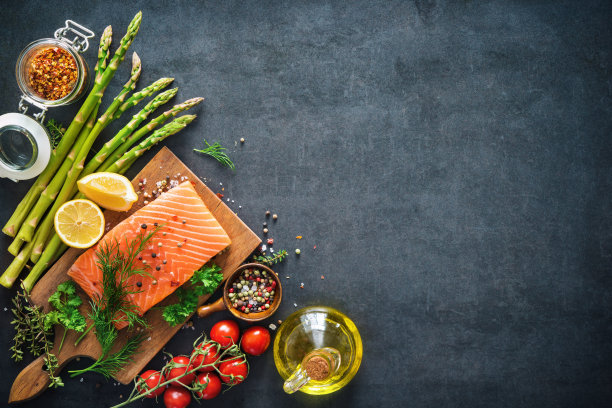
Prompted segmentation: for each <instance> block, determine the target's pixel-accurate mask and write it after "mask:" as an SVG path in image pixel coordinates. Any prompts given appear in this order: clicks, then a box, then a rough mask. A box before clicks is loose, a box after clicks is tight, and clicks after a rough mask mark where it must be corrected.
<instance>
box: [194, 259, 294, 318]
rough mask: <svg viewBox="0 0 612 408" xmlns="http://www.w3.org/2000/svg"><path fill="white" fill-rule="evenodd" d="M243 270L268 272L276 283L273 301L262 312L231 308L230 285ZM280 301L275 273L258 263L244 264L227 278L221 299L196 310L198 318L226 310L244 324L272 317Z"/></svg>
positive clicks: (279, 285)
mask: <svg viewBox="0 0 612 408" xmlns="http://www.w3.org/2000/svg"><path fill="white" fill-rule="evenodd" d="M245 269H259V270H264V271H266V272H268V274H269V275H270V276H271V277H272V279H274V281H275V282H276V287H275V288H274V292H275V295H274V301H273V302H272V303H271V304H270V308H269V309H266V310H264V311H262V312H255V313H243V312H242V311H240V310H238V309H236V308H234V307H232V302H231V301H230V298H229V290H230V288H231V287H232V284H233V283H234V281H235V280H236V279H237V278H238V276H240V274H241V273H242V271H244V270H245ZM282 299H283V288H282V286H281V281H280V279H279V278H278V276H277V275H276V272H274V271H273V270H272V269H270V268H268V267H267V266H265V265H262V264H258V263H249V264H244V265H241V266H240V267H239V268H238V269H236V270H235V271H234V272H233V273H232V274H231V275H230V277H229V278H227V280H226V281H225V285H224V286H223V297H221V298H219V300H217V301H216V302H214V303H211V304H209V305H202V306H200V307H199V308H198V316H199V317H206V316H208V315H209V314H212V313H214V312H219V311H221V310H224V309H227V310H229V311H230V313H231V314H232V315H234V317H236V318H238V319H240V320H244V321H246V322H258V321H260V320H264V319H267V318H268V317H270V316H272V314H274V312H276V309H278V306H280V303H281V300H282Z"/></svg>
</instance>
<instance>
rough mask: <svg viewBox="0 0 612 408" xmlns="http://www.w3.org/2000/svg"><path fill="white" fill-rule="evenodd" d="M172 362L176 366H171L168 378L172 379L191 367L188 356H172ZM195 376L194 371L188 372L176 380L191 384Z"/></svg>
mask: <svg viewBox="0 0 612 408" xmlns="http://www.w3.org/2000/svg"><path fill="white" fill-rule="evenodd" d="M172 362H173V363H174V364H175V366H176V367H174V368H172V369H171V370H170V372H169V373H168V380H174V379H175V378H178V377H180V376H181V375H183V374H185V373H186V372H187V371H188V370H190V369H191V367H190V366H189V357H187V356H176V357H173V358H172ZM195 377H196V375H195V373H190V374H187V375H185V376H184V377H181V378H179V379H178V380H177V381H178V382H181V383H183V384H185V385H191V383H192V382H193V380H194V379H195Z"/></svg>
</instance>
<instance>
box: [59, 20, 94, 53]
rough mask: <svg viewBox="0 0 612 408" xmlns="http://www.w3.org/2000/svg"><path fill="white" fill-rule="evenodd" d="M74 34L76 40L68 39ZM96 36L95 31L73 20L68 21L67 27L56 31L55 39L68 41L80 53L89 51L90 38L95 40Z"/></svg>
mask: <svg viewBox="0 0 612 408" xmlns="http://www.w3.org/2000/svg"><path fill="white" fill-rule="evenodd" d="M79 30H80V31H79ZM72 34H74V38H72V39H70V38H68V37H67V36H71V35H72ZM94 35H95V33H94V32H93V31H91V30H90V29H88V28H86V27H83V26H82V25H80V24H79V23H75V22H74V21H72V20H66V25H65V26H64V27H62V28H58V29H57V30H56V31H55V38H57V39H58V40H63V41H66V42H67V43H68V44H70V45H72V46H73V47H74V48H76V50H77V51H78V52H85V51H87V48H89V38H93V37H94Z"/></svg>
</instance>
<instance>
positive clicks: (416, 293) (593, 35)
mask: <svg viewBox="0 0 612 408" xmlns="http://www.w3.org/2000/svg"><path fill="white" fill-rule="evenodd" d="M7 3H8V2H7ZM49 3H51V2H49ZM139 9H142V10H143V12H144V18H143V24H142V28H141V31H140V34H139V35H138V37H137V39H136V41H135V43H134V45H133V50H134V51H137V52H138V53H139V54H140V56H141V58H142V61H143V64H144V69H143V75H142V78H141V80H140V86H141V87H142V86H144V84H147V83H150V82H151V81H153V80H155V79H157V78H158V77H160V76H174V77H175V78H176V82H175V83H176V85H177V86H179V87H180V91H179V94H178V96H177V99H176V100H177V101H180V100H184V99H187V98H191V97H194V96H204V97H206V101H205V103H204V104H203V105H202V106H201V107H199V108H198V109H197V112H198V115H199V119H198V120H197V122H195V123H194V124H192V125H191V126H190V127H189V128H188V129H187V130H186V131H184V132H183V133H181V134H179V135H177V136H175V137H173V138H172V139H170V140H168V141H167V143H166V144H167V146H169V147H170V148H171V149H172V150H173V151H174V152H175V153H176V154H177V155H178V156H179V157H180V158H181V159H182V160H184V161H185V163H186V164H187V165H189V166H190V167H191V168H192V169H193V170H194V171H195V172H196V173H197V174H198V175H199V176H201V177H206V178H207V180H208V185H209V186H210V187H211V188H212V189H213V190H214V191H221V186H220V183H223V187H224V188H225V190H224V191H223V193H224V194H225V197H226V198H230V199H231V200H234V201H230V203H229V205H230V206H231V207H232V208H233V209H235V210H236V211H237V212H238V214H239V215H240V217H241V218H242V219H243V220H244V221H245V222H246V223H247V224H249V225H250V226H251V227H252V228H253V230H255V231H256V232H258V233H261V224H262V222H263V221H264V220H265V219H264V212H265V211H266V210H268V209H269V210H271V211H273V212H276V213H278V214H279V219H278V222H277V223H275V224H274V225H272V227H271V228H270V229H271V231H270V236H271V237H274V238H275V240H276V241H275V246H276V248H287V249H289V250H290V252H292V256H290V257H289V259H288V260H287V261H286V262H285V263H284V264H282V265H281V266H279V267H278V268H277V271H278V272H279V274H281V275H282V276H291V279H289V280H286V281H284V282H285V286H284V289H285V298H284V299H285V301H284V304H283V305H282V307H281V309H280V310H279V312H278V313H277V314H276V316H275V317H274V318H275V319H277V318H280V319H284V318H286V317H287V316H288V315H289V314H290V313H291V312H293V311H294V310H296V308H295V307H294V305H293V304H294V303H296V304H297V305H298V307H303V306H306V305H314V304H325V305H330V306H334V307H337V308H338V309H340V310H342V311H344V312H345V313H347V314H348V315H349V316H350V317H351V318H352V319H353V320H354V321H355V323H356V324H357V326H358V327H359V329H360V331H361V334H362V336H363V341H364V349H365V357H364V360H363V364H362V366H361V369H360V371H359V373H358V375H357V376H356V377H355V379H354V380H353V381H352V382H351V383H350V384H349V385H348V386H347V387H346V388H345V389H343V390H342V391H340V392H337V393H336V394H333V395H330V396H325V397H318V398H317V397H310V396H307V395H304V394H298V395H294V396H287V395H285V394H284V393H283V391H282V388H281V385H282V382H281V379H280V377H279V376H278V374H277V372H276V370H275V367H274V364H273V359H272V354H271V353H268V354H267V355H266V356H264V357H261V358H257V359H252V366H251V367H252V371H251V375H250V377H249V379H248V380H247V381H246V383H245V384H243V385H241V386H239V387H237V388H234V389H232V390H231V391H229V392H227V393H226V394H224V395H223V396H222V397H220V398H218V399H217V400H215V401H212V402H207V403H206V405H207V406H211V407H212V406H217V407H220V406H244V407H246V406H249V407H270V406H275V407H287V406H302V407H376V406H377V407H429V406H436V407H491V406H495V407H516V406H523V407H582V406H584V407H606V406H607V407H609V406H611V404H612V402H611V401H612V340H611V338H612V319H611V317H612V295H611V292H610V290H611V286H612V285H611V284H612V279H611V269H612V268H611V267H612V258H611V257H612V228H611V227H612V218H611V217H610V212H611V210H612V200H611V197H610V188H611V187H612V173H611V166H612V149H611V143H610V135H611V133H612V33H611V30H612V29H611V26H612V25H611V24H610V21H612V7H611V6H610V3H609V2H606V1H580V2H575V1H473V0H472V1H469V0H465V1H454V2H450V1H449V2H447V1H436V0H416V1H405V2H401V1H351V2H329V1H292V2H276V1H252V2H246V3H241V2H236V1H224V2H210V1H208V2H192V1H165V2H151V4H149V2H145V1H141V2H126V1H122V2H119V1H116V2H103V3H102V2H100V3H93V4H90V2H82V1H70V2H65V3H62V5H59V4H48V2H12V4H3V11H2V13H0V27H2V34H1V36H0V37H1V41H2V42H1V46H2V55H1V56H0V72H2V73H3V75H2V81H1V82H0V87H1V88H0V98H1V107H2V111H3V112H9V111H14V110H15V109H16V106H17V102H18V91H17V86H16V83H15V79H14V75H13V72H14V64H15V60H16V58H17V55H18V54H19V52H20V50H21V49H23V47H24V46H25V45H26V44H28V43H29V42H30V41H33V40H35V39H38V38H41V37H46V36H50V35H52V34H53V31H54V30H55V29H56V28H57V27H60V26H62V25H63V22H64V20H65V19H67V18H72V19H74V20H76V21H78V22H80V23H82V24H85V25H86V26H88V27H90V28H92V29H93V30H95V32H96V33H97V34H99V33H101V32H102V30H103V28H104V26H105V25H107V24H112V25H113V27H114V30H115V33H116V34H115V44H116V43H117V41H118V39H119V37H120V36H122V35H123V33H124V32H125V27H126V26H127V24H128V22H129V20H130V19H131V17H132V16H133V15H134V14H135V12H136V11H138V10H139ZM95 48H96V46H95V45H94V46H92V48H91V49H90V50H89V51H88V52H87V54H86V57H87V60H88V61H89V62H90V64H92V65H93V63H94V60H95V58H94V55H95V52H96V51H95ZM128 65H129V64H124V65H123V66H122V67H121V69H120V71H119V73H118V75H117V76H116V79H115V81H114V82H113V83H112V85H111V86H110V88H109V90H108V91H107V96H108V97H107V98H106V99H105V102H106V103H107V104H108V100H109V98H110V96H112V95H114V94H116V92H117V91H118V89H119V88H120V85H121V83H122V82H124V81H125V79H126V78H127V76H128V75H127V74H128V72H129V66H128ZM76 110H77V107H76V106H71V107H67V108H61V109H56V110H54V111H53V112H51V113H50V114H49V116H51V117H54V118H56V119H59V120H61V121H64V122H67V121H69V120H70V118H71V117H72V116H73V115H74V113H75V112H76ZM118 125H119V124H115V126H114V127H112V128H110V129H108V130H107V131H105V132H104V135H103V136H104V138H108V137H110V136H111V135H112V134H113V130H114V129H118ZM241 137H244V138H245V139H246V143H245V144H244V145H243V146H241V145H240V144H239V143H238V144H237V145H236V142H237V141H238V140H239V139H240V138H241ZM203 139H207V140H209V141H211V142H212V141H219V142H221V143H222V144H223V145H225V146H228V147H229V154H230V156H231V157H232V158H233V160H234V162H235V163H236V168H237V169H236V171H235V172H232V171H229V170H227V169H224V168H222V167H220V166H219V165H218V164H217V163H216V162H214V161H212V160H210V159H209V158H206V157H201V156H198V155H197V154H195V153H193V152H192V148H194V147H202V146H203V143H204V142H203ZM153 154H154V152H151V153H150V154H149V155H147V156H146V157H145V158H144V159H142V160H140V161H139V162H138V163H137V165H136V166H135V168H134V169H133V171H132V173H131V174H132V175H133V174H135V173H136V171H137V170H139V169H140V168H141V167H142V166H143V165H144V163H145V162H146V161H147V160H148V159H149V158H151V157H152V156H153ZM28 187H29V184H28V183H19V184H13V183H12V182H10V181H7V180H2V181H0V191H1V192H2V193H1V197H2V201H1V205H0V221H2V222H4V221H5V220H6V219H7V218H8V217H9V214H10V213H11V211H13V209H14V207H15V206H16V205H17V203H18V201H19V199H20V198H21V197H22V195H23V194H24V193H25V191H26V190H27V188H28ZM239 205H240V206H242V208H239V207H238V206H239ZM296 235H302V236H304V239H303V240H301V241H297V240H296V239H295V236H296ZM9 242H10V241H9V240H8V239H7V238H6V237H4V236H2V238H1V241H0V246H1V247H2V248H0V249H2V250H3V251H4V249H5V248H6V246H8V244H9ZM315 245H316V250H315V249H313V247H314V246H315ZM296 247H299V248H301V250H302V255H301V257H300V258H296V257H295V256H294V255H293V250H294V249H295V248H296ZM9 261H10V257H9V256H8V255H3V256H2V258H1V259H0V264H1V265H0V266H1V267H2V269H4V267H6V265H8V263H9ZM321 275H325V280H321V279H320V276H321ZM300 282H304V286H305V287H304V289H300V288H299V284H300ZM0 292H1V293H0V324H1V325H2V327H3V328H4V329H3V330H2V331H1V333H2V334H0V339H1V342H0V349H2V350H4V351H5V352H4V354H3V356H2V358H0V372H1V373H2V374H1V377H2V380H3V381H2V386H0V401H6V400H7V398H8V392H9V389H10V385H11V382H12V380H13V379H14V377H15V376H16V375H17V373H18V372H19V370H21V369H22V368H23V367H24V364H15V363H13V362H11V361H10V360H9V356H8V354H7V350H8V348H9V346H10V340H11V337H12V331H11V328H10V327H9V320H10V312H2V309H3V308H4V307H9V306H10V305H9V300H10V297H11V296H12V295H13V292H12V291H7V290H3V291H0ZM227 316H229V315H228V314H227V313H226V314H225V315H224V314H219V315H217V316H215V317H212V318H209V319H206V320H196V321H195V327H196V329H197V330H196V331H191V330H187V331H181V332H180V333H179V334H178V335H177V336H176V337H175V338H174V339H172V341H171V342H170V343H169V344H168V346H167V347H166V350H167V351H169V352H172V353H175V354H182V353H186V352H188V351H189V345H190V344H191V342H192V341H193V340H194V339H195V337H196V335H197V333H198V332H199V331H201V330H209V329H210V327H211V326H212V324H213V323H214V322H215V321H216V320H217V319H220V318H221V317H227ZM160 361H161V360H160V358H159V357H158V358H156V359H155V360H154V361H153V362H152V363H151V367H159V366H160V364H161V363H160ZM84 363H85V362H84V361H81V362H80V363H76V362H75V363H72V364H71V365H70V368H73V367H77V366H79V365H84ZM65 380H66V386H65V387H64V388H63V389H59V390H52V391H48V392H46V393H45V394H44V395H43V396H41V397H40V398H38V399H36V400H34V401H32V402H30V403H28V404H25V405H24V406H26V407H48V408H51V407H82V406H96V407H97V406H109V405H112V404H114V403H118V402H120V401H121V396H123V398H125V396H126V395H127V394H128V393H129V388H128V387H126V386H117V385H115V384H114V383H113V382H112V381H110V382H106V381H104V380H103V379H102V378H101V377H100V376H98V375H95V374H92V375H85V376H83V382H80V381H79V378H76V379H68V378H67V377H66V376H65ZM0 405H1V403H0ZM134 406H146V407H151V406H155V404H154V403H153V402H151V401H146V402H145V403H142V404H141V403H138V404H135V405H134Z"/></svg>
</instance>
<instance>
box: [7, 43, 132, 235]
mask: <svg viewBox="0 0 612 408" xmlns="http://www.w3.org/2000/svg"><path fill="white" fill-rule="evenodd" d="M141 71H142V65H141V63H140V58H139V57H138V55H137V54H136V53H134V54H133V56H132V72H131V75H130V79H129V80H128V81H127V82H126V83H125V85H123V88H122V89H121V92H119V95H117V96H116V97H115V99H114V100H113V102H112V103H111V104H110V106H109V107H108V108H107V109H106V111H105V112H104V114H103V115H102V116H100V118H99V119H98V121H97V122H96V125H95V126H94V128H93V129H92V130H91V131H90V132H88V134H87V135H85V136H86V137H85V138H84V139H83V140H79V139H80V138H79V139H77V141H76V142H75V144H74V145H73V147H72V151H71V154H69V155H68V156H67V157H66V159H65V160H64V162H63V163H62V166H61V167H60V169H59V171H58V172H57V173H56V174H55V176H54V177H53V179H52V180H51V182H50V183H49V185H48V186H47V188H45V190H44V191H43V192H42V194H41V196H40V198H39V199H38V201H37V202H36V205H35V206H34V208H32V210H30V213H29V214H28V217H27V218H26V221H25V222H24V223H23V224H22V226H21V228H20V229H19V233H18V234H17V238H18V239H21V240H23V241H30V240H32V236H33V235H34V231H35V230H36V227H37V226H38V224H39V222H40V219H41V217H42V216H43V215H44V213H45V211H46V210H47V208H49V206H50V205H51V203H53V200H55V198H56V197H57V194H58V193H59V191H60V188H61V187H62V185H63V184H64V182H65V180H66V177H67V174H68V173H69V171H70V169H72V167H73V164H74V161H75V159H76V158H77V157H78V154H79V152H80V150H81V149H82V148H83V146H87V144H88V143H91V144H93V142H94V141H95V140H96V138H97V136H98V135H99V134H100V132H101V131H102V130H103V129H104V128H105V127H106V126H108V124H109V123H110V122H111V121H112V120H113V115H114V113H115V112H116V111H117V109H119V107H120V106H121V104H122V103H123V101H124V100H125V98H126V96H127V94H128V93H129V92H130V91H132V90H133V89H134V87H135V86H136V82H137V81H138V78H139V77H140V73H141ZM94 119H95V118H94ZM90 148H91V145H90ZM87 152H89V150H87ZM45 238H46V237H45Z"/></svg>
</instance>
